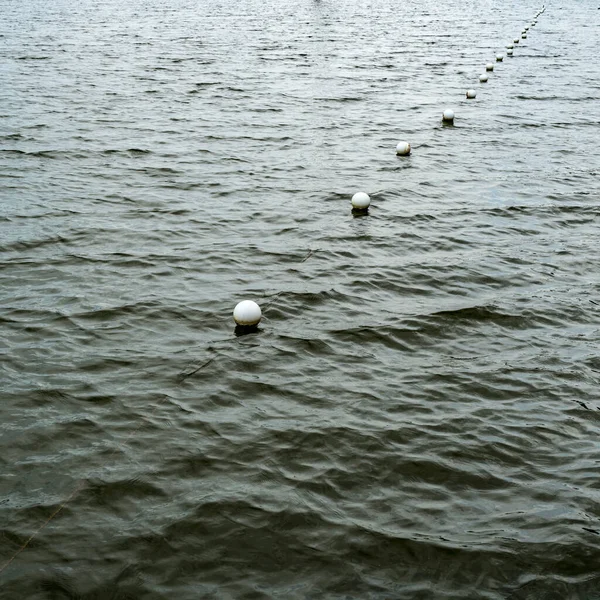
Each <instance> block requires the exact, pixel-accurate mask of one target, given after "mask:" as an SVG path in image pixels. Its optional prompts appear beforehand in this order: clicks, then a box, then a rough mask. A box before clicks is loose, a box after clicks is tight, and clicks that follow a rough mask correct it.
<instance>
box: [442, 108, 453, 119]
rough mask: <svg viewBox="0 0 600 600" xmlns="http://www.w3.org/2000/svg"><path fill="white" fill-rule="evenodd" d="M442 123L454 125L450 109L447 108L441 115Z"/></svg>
mask: <svg viewBox="0 0 600 600" xmlns="http://www.w3.org/2000/svg"><path fill="white" fill-rule="evenodd" d="M442 121H444V123H454V111H453V110H452V109H451V108H447V109H446V110H445V111H444V112H443V113H442Z"/></svg>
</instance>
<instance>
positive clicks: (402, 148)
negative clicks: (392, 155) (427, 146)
mask: <svg viewBox="0 0 600 600" xmlns="http://www.w3.org/2000/svg"><path fill="white" fill-rule="evenodd" d="M396 154H397V155H398V156H408V155H409V154H410V144H409V143H408V142H398V145H397V146H396Z"/></svg>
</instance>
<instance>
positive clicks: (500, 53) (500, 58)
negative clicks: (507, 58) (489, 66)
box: [496, 52, 504, 62]
mask: <svg viewBox="0 0 600 600" xmlns="http://www.w3.org/2000/svg"><path fill="white" fill-rule="evenodd" d="M496 60H497V61H498V62H502V61H503V60H504V54H502V52H499V53H498V54H496Z"/></svg>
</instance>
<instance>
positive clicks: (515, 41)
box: [513, 38, 521, 44]
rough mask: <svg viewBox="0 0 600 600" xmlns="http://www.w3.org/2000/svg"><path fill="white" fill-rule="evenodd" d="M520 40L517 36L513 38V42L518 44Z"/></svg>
mask: <svg viewBox="0 0 600 600" xmlns="http://www.w3.org/2000/svg"><path fill="white" fill-rule="evenodd" d="M520 41H521V40H520V39H519V38H515V39H514V40H513V42H514V43H515V44H518V43H519V42H520Z"/></svg>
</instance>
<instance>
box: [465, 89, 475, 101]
mask: <svg viewBox="0 0 600 600" xmlns="http://www.w3.org/2000/svg"><path fill="white" fill-rule="evenodd" d="M467 98H469V100H472V99H473V98H477V92H476V91H475V90H467Z"/></svg>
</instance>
